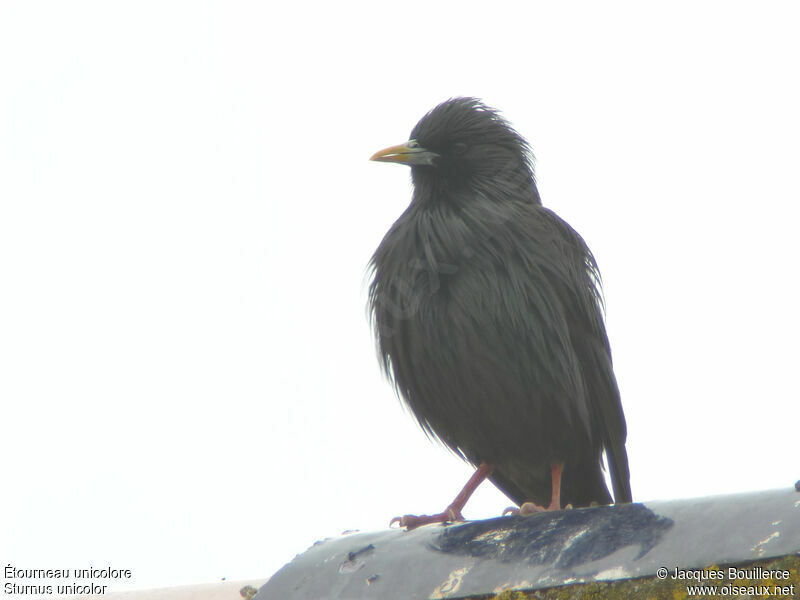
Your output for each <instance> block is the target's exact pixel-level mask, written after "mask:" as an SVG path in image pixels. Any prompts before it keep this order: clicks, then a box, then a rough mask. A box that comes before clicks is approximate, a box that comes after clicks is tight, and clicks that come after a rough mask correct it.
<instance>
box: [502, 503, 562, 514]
mask: <svg viewBox="0 0 800 600" xmlns="http://www.w3.org/2000/svg"><path fill="white" fill-rule="evenodd" d="M571 509H572V504H567V505H566V506H565V507H564V510H571ZM551 510H561V507H560V506H558V505H556V504H552V503H551V504H550V506H548V507H547V508H545V507H544V506H539V505H538V504H534V503H533V502H525V503H524V504H523V505H522V506H520V507H519V508H517V507H516V506H509V507H508V508H507V509H505V510H504V511H503V516H504V517H505V516H506V515H520V516H522V517H527V516H528V515H535V514H536V513H540V512H548V511H551Z"/></svg>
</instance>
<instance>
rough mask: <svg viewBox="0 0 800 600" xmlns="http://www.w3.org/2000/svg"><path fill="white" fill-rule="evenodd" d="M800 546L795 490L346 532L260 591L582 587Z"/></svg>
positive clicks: (402, 592) (423, 592)
mask: <svg viewBox="0 0 800 600" xmlns="http://www.w3.org/2000/svg"><path fill="white" fill-rule="evenodd" d="M798 553H800V494H798V493H797V492H796V491H795V490H794V489H792V488H787V489H785V490H774V491H766V492H757V493H749V494H738V495H732V496H715V497H707V498H698V499H692V500H675V501H668V502H652V503H646V504H627V505H619V506H600V507H596V508H584V509H576V510H569V511H559V512H554V513H543V514H538V515H533V516H530V517H517V516H511V517H502V518H497V519H489V520H485V521H473V522H467V523H460V524H455V525H447V526H441V525H430V526H427V527H422V528H420V529H417V530H414V531H403V530H397V529H392V530H386V531H380V532H375V533H362V534H353V535H348V536H343V537H340V538H337V539H329V540H325V541H322V542H318V543H317V544H315V545H314V546H312V547H311V548H310V549H309V550H308V551H306V552H305V553H304V554H302V555H299V556H298V557H297V558H295V560H293V561H292V562H291V563H289V564H288V565H286V566H285V567H284V568H283V569H281V570H280V571H278V572H277V573H276V574H275V575H274V576H273V577H272V578H271V579H270V580H269V581H268V582H267V583H266V584H265V585H264V586H263V587H262V588H261V590H259V593H258V595H257V596H256V598H255V600H271V599H276V600H277V599H280V600H301V599H302V600H305V599H315V600H317V599H324V598H332V599H333V598H346V599H348V600H349V599H353V600H356V599H362V598H363V599H367V598H381V599H384V600H391V599H392V598H398V599H399V598H402V599H404V600H406V599H415V598H420V599H422V598H425V599H428V598H464V597H470V596H481V595H487V594H497V593H499V592H501V591H503V590H511V589H516V590H542V589H545V588H554V587H557V586H565V585H574V586H575V588H576V591H577V590H578V589H579V588H582V587H583V588H584V589H585V585H581V584H586V583H591V582H604V581H616V580H625V579H632V578H641V577H652V576H654V575H656V574H657V572H658V570H659V569H661V568H666V569H667V570H668V573H669V575H668V576H667V579H666V582H667V583H668V582H669V581H674V580H672V577H671V576H672V574H673V572H674V570H675V569H676V568H679V569H698V568H704V567H708V566H709V565H722V566H724V565H736V564H744V563H751V562H753V561H766V560H768V559H771V558H775V557H784V556H796V555H797V554H798ZM794 576H796V573H794ZM676 583H680V584H681V585H683V583H684V582H676ZM686 583H689V584H691V583H694V582H693V581H689V582H686ZM776 583H780V582H779V581H778V582H776ZM602 585H606V584H602Z"/></svg>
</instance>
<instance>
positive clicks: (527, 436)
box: [368, 97, 632, 528]
mask: <svg viewBox="0 0 800 600" xmlns="http://www.w3.org/2000/svg"><path fill="white" fill-rule="evenodd" d="M371 160H373V161H378V162H387V163H398V164H401V165H407V166H409V167H410V168H411V180H412V184H413V186H412V187H413V192H412V195H411V201H410V203H409V204H408V206H407V208H406V209H405V211H404V212H403V213H402V214H401V216H400V217H399V218H398V219H397V220H396V221H395V222H394V224H393V225H392V226H391V227H390V228H389V230H388V232H387V233H386V234H385V236H384V237H383V239H382V241H381V242H380V244H379V246H378V248H377V250H376V251H375V253H374V254H373V256H372V258H371V260H370V262H369V267H368V271H369V274H370V275H371V282H370V284H369V293H368V310H369V313H370V320H371V325H372V329H373V331H374V334H375V339H376V346H377V352H378V356H379V359H380V364H381V367H382V370H383V372H384V374H385V375H386V376H387V377H388V379H389V380H390V381H391V383H392V384H393V386H394V388H395V391H396V392H397V394H398V395H399V396H400V397H401V399H402V401H403V402H404V403H405V405H406V406H407V407H408V408H409V409H410V411H411V413H412V414H413V416H414V417H415V418H416V420H417V421H418V422H419V425H420V426H421V427H422V429H423V430H424V431H425V433H426V434H427V435H428V436H429V437H431V438H432V439H434V440H436V441H438V442H441V443H442V444H444V445H445V446H446V447H448V448H449V449H450V450H451V451H453V452H454V453H455V454H456V455H457V456H459V457H461V458H462V459H464V460H465V461H467V462H468V463H470V464H471V465H472V466H473V467H475V472H474V474H473V476H472V477H471V478H470V480H469V481H468V482H467V484H466V485H465V486H464V488H463V489H462V490H461V491H460V492H459V494H458V495H457V496H456V498H455V499H454V500H453V502H451V503H450V505H448V506H447V508H445V510H443V511H441V512H438V513H433V514H430V515H405V516H403V517H395V518H394V519H392V523H391V524H394V523H399V524H400V526H401V527H407V528H414V527H418V526H420V525H425V524H428V523H440V522H449V521H461V520H464V517H463V514H462V509H463V508H464V505H465V504H466V502H467V500H468V499H469V497H470V496H471V495H472V493H473V492H474V491H475V489H476V488H477V487H478V486H479V485H480V484H481V483H482V482H483V481H485V480H487V479H488V480H490V481H491V482H492V483H493V484H494V485H495V486H496V487H497V488H498V489H499V490H500V491H501V492H503V493H504V494H505V495H506V496H507V497H508V498H509V499H510V500H511V501H513V502H514V504H515V507H512V509H511V511H512V512H518V513H521V514H532V513H536V512H541V511H545V510H560V509H563V508H570V507H576V508H577V507H583V506H590V505H596V504H611V503H612V497H611V495H610V493H609V490H608V487H607V485H606V482H605V478H604V475H603V473H604V463H603V455H604V454H605V457H606V463H607V465H608V469H609V471H610V478H611V482H612V488H613V491H614V500H615V501H616V502H617V503H624V502H631V501H632V497H631V488H630V472H629V467H628V456H627V451H626V449H625V440H626V435H627V428H626V423H625V416H624V412H623V408H622V403H621V399H620V393H619V388H618V385H617V381H616V378H615V375H614V370H613V365H612V358H611V348H610V345H609V341H608V336H607V334H606V328H605V305H604V299H603V293H602V281H601V277H600V272H599V269H598V266H597V262H596V260H595V258H594V256H593V254H592V252H591V251H590V249H589V247H588V246H587V244H586V242H585V241H584V240H583V238H582V237H581V236H580V235H579V234H578V233H577V232H576V231H575V230H574V229H573V228H572V227H571V226H570V225H569V224H567V223H566V222H565V221H564V220H563V219H561V218H560V217H559V216H558V215H556V213H555V212H553V211H552V210H550V209H548V208H545V207H544V206H543V205H542V201H541V198H540V195H539V191H538V188H537V185H536V179H535V176H534V161H533V154H532V152H531V149H530V146H529V144H528V143H527V141H526V140H525V139H524V138H523V137H522V136H521V135H520V134H519V133H517V131H516V130H515V129H514V128H513V127H512V125H511V124H510V123H509V122H508V121H507V120H506V119H505V118H504V116H503V115H502V114H501V113H500V112H499V111H497V110H495V109H493V108H491V107H489V106H487V105H486V104H484V103H483V101H482V100H480V99H478V98H473V97H456V98H451V99H449V100H446V101H445V102H442V103H441V104H439V105H437V106H436V107H434V108H433V109H432V110H430V111H429V112H428V113H427V114H425V116H423V118H422V119H421V120H420V121H419V122H418V123H417V124H416V126H415V127H414V128H413V130H412V131H411V135H410V138H409V140H408V141H407V142H405V143H403V144H400V145H397V146H391V147H389V148H386V149H384V150H380V151H379V152H376V153H375V154H374V155H373V156H372V157H371ZM516 507H519V508H516Z"/></svg>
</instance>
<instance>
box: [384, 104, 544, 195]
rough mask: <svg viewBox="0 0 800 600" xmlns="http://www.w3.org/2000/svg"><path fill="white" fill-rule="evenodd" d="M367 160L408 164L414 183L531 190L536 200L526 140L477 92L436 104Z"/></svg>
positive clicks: (453, 189) (436, 187) (512, 191)
mask: <svg viewBox="0 0 800 600" xmlns="http://www.w3.org/2000/svg"><path fill="white" fill-rule="evenodd" d="M371 160H375V161H380V162H395V163H400V164H405V165H409V166H410V167H411V173H412V177H413V180H414V185H415V187H417V188H421V187H422V188H425V189H434V190H437V191H439V192H441V191H451V192H455V193H458V192H459V191H461V190H464V189H469V188H472V189H476V188H478V189H487V191H494V192H497V191H503V192H507V193H509V194H515V195H516V194H523V195H528V194H530V193H531V190H532V191H533V194H534V195H535V199H536V201H538V193H536V188H535V185H534V184H533V167H532V155H531V152H530V148H529V147H528V144H527V142H526V141H525V140H524V139H523V138H522V136H520V135H519V134H518V133H517V132H516V131H514V129H513V128H512V127H511V125H509V124H508V122H507V121H506V120H505V119H503V118H502V117H501V116H500V114H499V113H498V112H497V111H496V110H494V109H491V108H489V107H487V106H486V105H485V104H483V103H482V102H481V101H480V100H478V99H476V98H453V99H451V100H447V101H445V102H443V103H441V104H439V105H438V106H437V107H436V108H434V109H433V110H431V111H430V112H429V113H428V114H426V115H425V116H424V117H422V119H420V121H419V123H417V125H416V126H415V127H414V129H413V130H412V131H411V137H410V139H409V140H408V141H407V142H406V143H404V144H400V145H398V146H392V147H390V148H386V149H384V150H381V151H379V152H376V153H375V154H374V155H373V156H372V158H371ZM493 195H496V194H493ZM503 195H505V194H503Z"/></svg>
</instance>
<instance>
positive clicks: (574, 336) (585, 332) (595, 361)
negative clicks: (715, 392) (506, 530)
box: [541, 209, 631, 502]
mask: <svg viewBox="0 0 800 600" xmlns="http://www.w3.org/2000/svg"><path fill="white" fill-rule="evenodd" d="M541 211H542V214H543V215H546V220H547V221H548V222H549V223H551V224H552V226H553V227H554V228H555V230H556V231H558V233H559V236H560V237H561V238H562V239H563V240H564V241H565V244H566V245H565V252H566V256H568V257H569V258H568V260H569V261H570V262H572V263H573V264H576V265H581V264H582V265H583V271H582V272H575V273H571V274H570V276H572V277H574V278H575V280H574V281H573V282H572V285H563V282H562V281H561V278H560V277H556V278H554V280H553V285H554V286H556V287H561V290H560V292H559V295H560V296H562V297H563V298H564V303H563V305H564V308H565V312H566V319H567V325H568V327H569V335H570V339H571V342H572V348H573V349H574V351H575V353H576V355H577V357H578V362H579V364H580V365H581V371H582V376H583V382H584V387H585V394H586V396H585V397H586V399H587V401H588V404H589V411H590V413H591V415H592V420H593V422H594V423H596V424H598V425H599V430H600V435H601V439H602V443H603V446H604V448H605V450H606V457H607V460H608V464H609V470H610V473H611V482H612V486H613V488H614V498H615V500H616V502H630V501H631V488H630V472H629V468H628V456H627V453H626V451H625V438H626V425H625V416H624V413H623V410H622V403H621V400H620V394H619V388H618V387H617V380H616V377H615V376H614V370H613V366H612V359H611V348H610V345H609V342H608V336H607V334H606V329H605V323H604V320H603V314H602V313H603V300H602V289H601V281H600V273H599V271H598V269H597V263H596V262H595V259H594V256H593V255H592V253H591V251H590V250H589V248H588V246H587V245H586V243H585V242H584V240H583V238H582V237H581V236H580V235H579V234H578V233H577V232H576V231H575V230H574V229H572V227H570V226H569V225H568V224H567V223H566V222H565V221H563V220H562V219H561V218H560V217H558V215H556V214H555V213H553V212H552V211H550V210H548V209H541ZM562 270H563V269H562ZM565 476H566V473H565Z"/></svg>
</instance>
